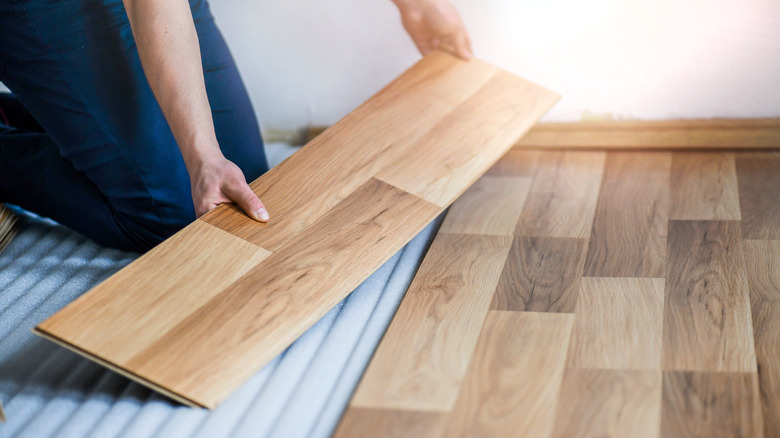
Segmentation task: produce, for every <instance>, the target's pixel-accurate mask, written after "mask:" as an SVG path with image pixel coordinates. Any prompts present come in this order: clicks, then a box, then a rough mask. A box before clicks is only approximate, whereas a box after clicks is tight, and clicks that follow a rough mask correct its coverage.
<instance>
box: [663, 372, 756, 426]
mask: <svg viewBox="0 0 780 438" xmlns="http://www.w3.org/2000/svg"><path fill="white" fill-rule="evenodd" d="M762 429H763V428H762V418H761V409H760V407H759V397H758V388H757V384H756V375H755V374H754V373H716V372H690V371H665V372H664V383H663V402H662V409H661V436H662V437H664V438H666V437H669V438H678V437H679V438H721V437H722V438H734V437H744V438H750V437H761V436H763V434H762Z"/></svg>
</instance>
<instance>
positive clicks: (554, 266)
mask: <svg viewBox="0 0 780 438" xmlns="http://www.w3.org/2000/svg"><path fill="white" fill-rule="evenodd" d="M585 245H586V242H585V241H584V240H582V239H561V238H554V237H516V238H515V239H514V242H513V243H512V248H511V249H510V251H509V257H508V258H507V261H506V264H505V265H504V268H503V271H502V272H501V278H500V280H499V282H498V287H497V288H496V294H495V297H494V299H493V302H492V304H491V306H490V308H491V309H494V310H525V311H534V312H561V313H573V312H574V307H575V305H576V304H577V289H578V287H579V281H580V278H581V277H582V266H583V263H584V262H585V251H586V246H585Z"/></svg>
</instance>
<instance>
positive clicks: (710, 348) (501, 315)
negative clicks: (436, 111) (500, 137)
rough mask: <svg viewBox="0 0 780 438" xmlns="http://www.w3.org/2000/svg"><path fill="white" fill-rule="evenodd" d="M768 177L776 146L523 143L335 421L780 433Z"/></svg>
mask: <svg viewBox="0 0 780 438" xmlns="http://www.w3.org/2000/svg"><path fill="white" fill-rule="evenodd" d="M733 129H738V127H736V126H734V127H733ZM777 175H780V161H778V158H777V155H776V154H775V153H774V152H757V151H751V152H737V151H728V152H712V151H707V152H701V153H699V152H690V151H686V152H673V151H609V152H604V151H592V152H583V151H577V152H573V151H530V150H521V149H513V150H512V151H511V152H509V153H508V154H507V155H505V156H504V158H502V159H501V160H500V161H499V162H498V163H497V164H496V165H495V166H494V167H493V168H491V169H490V170H489V171H488V172H487V173H486V175H485V176H484V177H483V179H482V180H481V181H479V182H477V184H475V185H474V186H473V187H472V189H470V190H469V191H467V192H466V194H464V196H463V197H462V198H461V199H459V200H457V201H456V202H455V203H454V204H453V206H452V208H451V209H450V212H449V213H448V216H447V217H446V218H445V222H444V224H446V227H445V226H444V225H443V226H442V229H441V230H440V231H439V234H438V235H437V237H436V239H435V240H434V242H433V244H432V247H431V249H430V251H429V252H428V255H427V256H426V258H425V260H424V261H423V263H422V265H421V266H420V270H419V271H418V274H417V277H416V278H415V280H414V281H413V282H412V285H411V286H410V288H409V290H408V292H407V295H406V297H405V298H404V300H403V301H402V303H401V306H400V308H399V310H398V313H397V315H396V317H395V318H394V320H393V321H392V322H391V324H390V327H389V328H388V330H387V333H386V334H385V337H384V339H383V340H382V342H381V343H380V345H379V347H378V349H377V351H376V353H375V355H374V357H373V359H372V361H371V362H370V364H369V366H368V368H367V371H366V373H365V374H364V376H363V379H362V381H361V382H360V384H359V385H358V388H357V390H356V392H355V394H354V396H353V398H352V400H351V402H350V405H349V407H348V409H347V411H346V413H345V416H344V420H343V421H342V423H341V424H340V426H339V428H338V429H337V431H336V436H337V437H341V438H344V437H362V436H372V437H387V436H402V435H403V433H404V432H409V433H408V434H407V435H406V436H426V437H506V436H518V437H526V436H527V437H539V438H549V437H566V438H569V437H652V438H666V437H681V438H682V437H761V436H764V437H776V436H780V408H779V407H780V237H777V236H780V214H774V213H773V212H775V211H777V205H778V203H780V199H778V193H780V178H778V177H777ZM513 200H514V202H513ZM482 212H484V215H483V214H481V213H482ZM511 221H514V226H512V224H511ZM773 239H778V240H773ZM486 303H489V305H486ZM393 433H397V434H399V435H393Z"/></svg>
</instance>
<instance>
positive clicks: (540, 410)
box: [445, 311, 573, 437]
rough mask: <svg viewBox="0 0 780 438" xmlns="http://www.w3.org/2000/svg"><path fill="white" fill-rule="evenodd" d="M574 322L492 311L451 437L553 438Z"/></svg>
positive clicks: (545, 315)
mask: <svg viewBox="0 0 780 438" xmlns="http://www.w3.org/2000/svg"><path fill="white" fill-rule="evenodd" d="M572 319H573V318H572V315H566V314H560V313H536V312H505V311H491V312H490V313H489V314H488V315H487V318H486V320H485V325H484V327H483V328H482V334H481V335H480V338H479V342H478V344H477V350H476V351H475V352H474V359H473V360H472V362H471V366H470V367H469V372H468V374H467V377H466V380H465V381H464V383H463V388H462V390H461V393H460V397H459V398H458V403H457V405H456V406H455V408H454V409H453V411H452V414H451V415H450V417H449V423H448V426H449V427H448V430H447V433H446V434H445V436H473V437H483V436H484V437H490V436H508V435H514V436H547V435H549V433H550V431H551V430H552V427H553V424H554V420H555V418H554V415H553V414H554V412H555V405H556V403H557V401H558V392H559V390H560V386H561V380H562V378H563V369H564V361H563V358H564V357H565V356H566V347H567V345H568V343H569V336H570V334H571V323H572ZM518 412H522V413H523V415H518Z"/></svg>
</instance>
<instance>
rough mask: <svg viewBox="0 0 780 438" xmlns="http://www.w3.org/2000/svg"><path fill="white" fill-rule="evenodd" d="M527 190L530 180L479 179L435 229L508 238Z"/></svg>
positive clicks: (494, 177)
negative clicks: (438, 227) (439, 226)
mask: <svg viewBox="0 0 780 438" xmlns="http://www.w3.org/2000/svg"><path fill="white" fill-rule="evenodd" d="M530 188H531V179H530V178H515V177H503V176H483V177H482V178H480V179H479V180H477V182H475V183H474V185H473V186H471V188H469V189H468V190H466V193H464V194H463V195H462V196H461V197H460V198H458V202H456V203H455V204H454V205H453V206H452V207H450V211H449V212H448V213H447V216H446V217H445V218H444V222H443V223H442V224H441V228H440V229H439V230H440V231H441V232H443V233H459V234H485V235H488V234H490V235H499V236H512V235H513V234H514V231H515V226H516V225H517V220H518V218H519V217H520V212H522V210H523V204H524V203H525V198H526V196H528V190H529V189H530Z"/></svg>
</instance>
